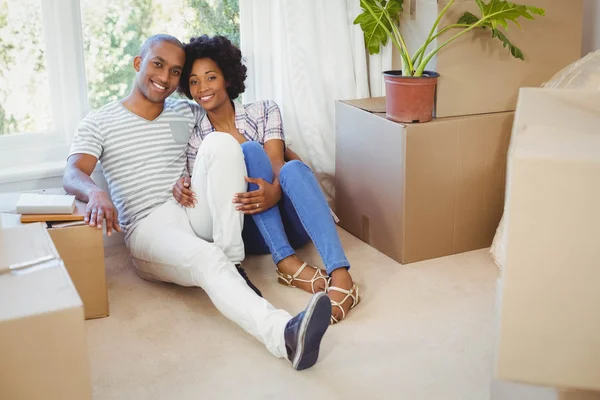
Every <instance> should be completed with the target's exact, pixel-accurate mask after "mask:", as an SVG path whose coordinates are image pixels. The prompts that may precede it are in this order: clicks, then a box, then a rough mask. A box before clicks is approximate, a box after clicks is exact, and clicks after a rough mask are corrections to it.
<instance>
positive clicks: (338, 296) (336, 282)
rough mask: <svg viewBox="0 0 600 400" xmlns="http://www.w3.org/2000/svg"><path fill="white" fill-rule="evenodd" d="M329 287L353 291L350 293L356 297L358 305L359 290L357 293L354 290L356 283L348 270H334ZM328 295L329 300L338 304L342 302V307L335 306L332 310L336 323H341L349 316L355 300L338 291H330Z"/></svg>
mask: <svg viewBox="0 0 600 400" xmlns="http://www.w3.org/2000/svg"><path fill="white" fill-rule="evenodd" d="M329 286H330V287H332V286H333V287H337V288H340V289H343V290H346V291H351V292H350V293H352V294H353V295H354V296H355V297H356V303H357V304H358V301H359V299H358V289H357V290H356V291H353V290H352V289H353V288H354V281H353V280H352V276H350V273H349V272H348V269H347V268H338V269H336V270H334V271H333V272H332V273H331V281H330V282H329ZM327 294H328V295H329V298H330V299H331V300H332V301H335V302H338V303H340V302H341V304H340V306H334V307H332V310H331V314H332V316H333V317H334V318H335V319H336V321H338V322H339V321H341V320H342V319H343V318H344V317H345V316H346V315H348V311H350V308H351V307H352V305H353V303H354V299H353V298H352V296H348V295H347V293H343V292H339V291H337V290H329V291H328V292H327ZM344 299H346V300H344ZM340 307H341V308H343V309H344V311H342V309H341V308H340ZM332 322H335V321H332Z"/></svg>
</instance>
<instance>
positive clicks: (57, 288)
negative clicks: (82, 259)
mask: <svg viewBox="0 0 600 400" xmlns="http://www.w3.org/2000/svg"><path fill="white" fill-rule="evenodd" d="M73 307H81V308H82V307H83V304H82V302H81V299H80V298H79V295H78V294H77V291H76V290H75V286H73V282H72V281H71V279H70V278H69V275H68V273H67V271H66V269H65V268H64V265H63V262H62V260H61V259H60V257H59V255H58V252H57V251H56V248H55V247H54V244H53V243H52V239H51V238H50V236H49V234H48V232H47V231H46V229H45V227H44V225H43V224H41V223H36V224H29V225H20V226H15V227H12V228H8V229H0V322H1V321H3V320H10V319H15V318H21V317H25V316H30V315H36V314H41V313H46V312H52V311H56V310H62V309H67V308H73Z"/></svg>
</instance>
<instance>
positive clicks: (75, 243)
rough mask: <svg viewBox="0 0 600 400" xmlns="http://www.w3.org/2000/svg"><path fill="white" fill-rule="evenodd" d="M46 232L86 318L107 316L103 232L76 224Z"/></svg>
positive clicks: (53, 228)
mask: <svg viewBox="0 0 600 400" xmlns="http://www.w3.org/2000/svg"><path fill="white" fill-rule="evenodd" d="M48 232H49V233H50V237H51V238H52V241H53V242H54V245H55V246H56V249H57V250H58V254H60V257H61V258H62V259H63V261H64V263H65V266H66V267H67V271H68V272H69V275H70V276H71V279H72V280H73V283H74V284H75V288H77V292H78V293H79V296H80V297H81V300H82V301H83V306H84V310H85V319H92V318H102V317H108V314H109V312H108V291H107V288H106V270H105V266H104V244H103V241H102V239H103V236H102V231H101V230H100V229H93V228H90V227H89V226H87V225H79V226H77V225H75V226H66V227H51V228H49V229H48Z"/></svg>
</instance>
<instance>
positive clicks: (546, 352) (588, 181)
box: [496, 89, 600, 391]
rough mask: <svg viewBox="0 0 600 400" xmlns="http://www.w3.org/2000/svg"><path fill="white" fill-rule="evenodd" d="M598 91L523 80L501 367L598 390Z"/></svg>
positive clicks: (534, 380) (512, 374) (503, 374)
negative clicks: (537, 84)
mask: <svg viewBox="0 0 600 400" xmlns="http://www.w3.org/2000/svg"><path fill="white" fill-rule="evenodd" d="M598 127H600V92H598V91H578V90H564V89H558V90H552V89H523V90H522V91H521V93H520V97H519V103H518V106H517V112H516V120H515V125H514V131H513V141H512V142H511V146H510V156H509V161H508V162H509V175H508V179H507V204H506V211H505V218H506V229H507V231H506V235H507V236H506V239H507V242H506V251H507V253H506V262H505V266H504V270H503V272H502V280H501V312H500V331H499V345H498V356H497V362H496V375H497V377H498V378H499V379H503V380H508V381H516V382H522V383H528V384H533V385H544V386H553V387H558V388H575V389H582V390H591V391H600V312H599V309H598V307H599V305H600V246H598V238H600V207H599V204H600V184H599V182H600V130H599V128H598Z"/></svg>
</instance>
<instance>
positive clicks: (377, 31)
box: [354, 0, 403, 54]
mask: <svg viewBox="0 0 600 400" xmlns="http://www.w3.org/2000/svg"><path fill="white" fill-rule="evenodd" d="M402 4H403V0H387V1H386V0H360V6H361V8H362V10H363V12H362V13H361V14H359V15H358V17H356V19H355V20H354V24H355V25H360V27H361V29H362V31H363V33H364V35H365V45H366V46H367V49H368V50H369V54H378V53H379V51H380V50H381V47H383V46H385V45H386V44H387V42H388V35H387V33H386V29H387V31H388V32H391V31H392V25H391V24H390V21H389V20H388V19H387V17H386V15H389V17H390V19H391V20H392V22H393V23H394V24H396V26H397V25H398V23H399V22H400V12H401V11H402Z"/></svg>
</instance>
